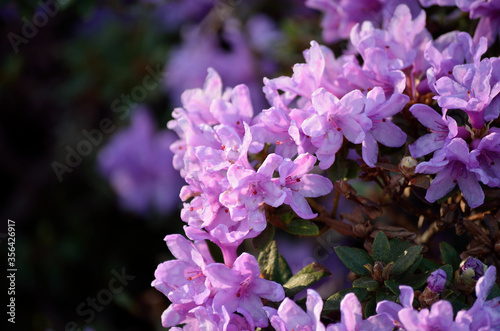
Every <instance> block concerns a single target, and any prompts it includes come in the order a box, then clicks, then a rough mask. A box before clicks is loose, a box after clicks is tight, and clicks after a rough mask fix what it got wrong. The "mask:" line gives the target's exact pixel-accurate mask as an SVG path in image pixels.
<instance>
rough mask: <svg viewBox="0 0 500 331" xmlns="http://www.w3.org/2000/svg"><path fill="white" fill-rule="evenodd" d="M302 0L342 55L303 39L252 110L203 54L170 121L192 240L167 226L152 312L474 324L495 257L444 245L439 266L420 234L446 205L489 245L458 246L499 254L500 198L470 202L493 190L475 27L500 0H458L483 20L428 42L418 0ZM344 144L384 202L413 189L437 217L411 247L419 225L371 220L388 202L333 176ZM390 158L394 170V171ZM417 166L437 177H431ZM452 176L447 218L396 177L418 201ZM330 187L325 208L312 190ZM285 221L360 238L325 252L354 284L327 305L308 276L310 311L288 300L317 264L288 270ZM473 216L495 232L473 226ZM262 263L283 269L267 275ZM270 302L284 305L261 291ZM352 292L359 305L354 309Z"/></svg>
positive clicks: (276, 320) (486, 61) (228, 321)
mask: <svg viewBox="0 0 500 331" xmlns="http://www.w3.org/2000/svg"><path fill="white" fill-rule="evenodd" d="M307 3H308V5H309V6H311V7H313V8H320V9H322V10H325V12H326V15H325V18H324V21H323V26H324V31H323V32H324V37H325V40H326V41H336V40H339V39H343V38H347V37H349V43H350V44H349V45H350V46H349V52H348V53H346V54H344V55H341V56H335V55H334V52H333V51H332V50H331V49H330V48H328V47H326V46H322V45H320V44H318V43H317V42H316V41H311V42H310V48H309V49H307V50H305V51H304V53H303V54H304V58H305V62H304V63H298V64H295V65H294V66H293V73H292V75H291V76H281V77H278V78H273V79H269V78H265V79H264V87H263V92H264V94H265V97H266V99H267V101H268V103H269V105H270V107H269V108H265V109H254V105H255V104H254V105H253V104H252V101H251V100H252V97H251V93H250V88H249V86H247V85H245V84H240V85H236V86H234V87H226V88H225V89H224V88H223V85H222V79H221V77H220V76H219V74H218V72H217V71H216V70H214V69H212V68H209V69H208V75H207V77H206V79H205V83H204V85H203V88H195V89H189V90H186V91H184V92H183V93H182V95H181V102H182V107H179V108H175V109H174V111H173V114H172V117H173V119H172V120H171V121H169V122H168V128H170V129H172V130H174V131H175V132H176V133H177V135H178V137H179V140H177V141H176V142H174V143H173V144H172V145H171V147H170V149H171V151H172V152H173V153H174V158H173V164H174V168H175V169H176V170H178V171H179V172H180V175H181V177H182V178H183V179H184V180H185V182H186V185H185V186H184V187H183V188H182V189H181V192H180V198H181V200H182V201H183V207H182V211H181V219H182V221H184V222H185V223H186V225H185V227H184V230H185V234H186V236H187V237H188V238H189V239H190V240H192V241H189V240H187V239H186V238H185V237H183V236H181V235H170V236H167V237H166V241H167V245H168V247H169V249H170V251H171V252H172V254H173V255H174V257H175V258H176V260H172V261H167V262H165V263H163V264H161V265H160V266H158V269H157V271H156V273H155V277H156V279H155V280H154V281H153V286H155V287H156V288H157V289H158V290H160V291H161V292H163V293H164V294H165V295H166V296H167V297H168V299H169V300H170V301H171V305H170V306H169V308H168V309H167V310H166V311H165V313H164V314H163V316H162V322H163V325H164V326H165V327H174V326H176V325H179V324H184V325H185V326H184V329H189V330H191V329H195V330H198V329H203V330H205V329H207V330H215V329H222V330H227V329H254V328H255V327H267V326H268V325H269V323H270V324H271V326H272V327H274V328H275V329H277V330H294V329H304V330H359V329H363V330H392V329H394V328H399V329H403V330H431V329H439V330H479V329H480V328H483V327H484V328H489V327H491V326H493V325H495V323H497V320H498V317H497V316H500V315H498V314H499V312H500V311H499V309H498V307H497V306H498V303H499V302H498V298H497V299H493V300H486V298H487V296H488V295H489V293H490V292H491V291H492V288H493V286H494V284H495V280H496V269H495V267H493V266H492V267H489V268H488V269H487V270H486V269H485V268H484V265H483V264H482V262H480V261H479V260H476V259H473V258H469V259H467V260H466V261H465V262H463V263H462V265H460V266H459V257H458V254H457V253H456V252H455V251H453V250H452V249H448V247H447V246H443V247H441V252H442V254H443V260H444V262H445V265H444V266H442V267H440V265H439V264H437V263H436V262H434V261H431V260H430V259H427V258H423V256H422V255H421V254H422V252H423V251H425V250H423V249H422V248H423V247H422V246H420V244H422V243H423V242H424V241H425V240H428V239H427V237H426V236H429V235H428V233H431V234H430V235H432V231H437V230H436V229H440V227H441V228H444V227H445V226H447V225H449V224H450V223H452V221H451V220H450V218H453V220H454V221H455V223H456V228H457V234H461V233H463V227H465V228H466V229H467V230H470V231H472V232H474V233H476V234H477V235H476V238H477V239H475V241H474V243H477V242H479V243H481V244H482V245H483V246H484V247H486V248H484V249H483V250H482V251H480V250H479V249H476V250H474V249H472V248H470V249H469V250H468V252H467V254H463V255H460V257H461V258H466V257H468V256H469V255H474V253H476V254H478V255H480V254H483V255H486V254H490V255H491V254H500V252H498V245H499V244H498V243H499V242H500V240H498V238H497V237H498V232H499V231H498V224H497V222H498V219H500V218H499V217H500V213H496V214H495V212H494V210H493V209H494V208H497V207H498V206H497V207H491V206H490V205H493V206H496V205H495V204H490V205H488V206H490V208H492V211H491V213H490V214H488V215H486V213H483V214H481V215H479V216H478V214H471V209H475V208H476V207H479V206H481V205H483V204H485V199H486V195H485V193H484V191H483V190H485V188H486V187H490V188H498V187H500V160H499V158H500V128H498V122H499V121H498V119H499V116H500V96H499V94H500V64H499V63H500V60H499V58H498V57H485V54H486V52H487V50H488V47H489V46H490V45H491V44H492V41H491V38H494V34H490V35H488V36H486V37H477V36H478V33H479V34H484V31H483V30H485V29H487V28H486V27H485V26H486V25H487V24H488V26H489V27H493V26H495V27H496V25H495V24H497V23H496V21H497V20H496V18H495V17H494V16H492V15H490V14H486V12H487V11H488V10H489V9H491V8H494V9H495V10H497V9H496V7H495V6H496V4H497V3H498V1H491V4H490V2H488V5H486V4H482V2H481V3H480V1H469V2H467V4H466V3H465V1H458V0H457V6H458V7H459V8H460V9H461V10H463V11H468V12H470V15H471V16H470V17H471V18H481V20H480V22H479V27H478V29H477V30H476V35H475V37H474V38H473V37H471V36H470V35H469V34H468V33H466V32H458V31H452V32H448V33H446V34H443V35H441V36H438V37H437V38H434V37H433V35H432V34H431V33H430V32H429V31H428V30H427V28H426V19H427V17H426V11H425V10H423V9H422V8H421V7H420V4H419V3H418V2H417V1H416V0H415V1H408V4H399V2H397V1H366V2H365V1H363V2H362V3H363V4H364V5H365V6H364V7H363V6H360V4H357V5H352V4H351V3H350V2H347V1H333V0H330V1H327V0H325V1H319V0H317V1H316V0H310V1H308V2H307ZM493 3H495V4H493ZM421 4H422V6H430V5H433V4H438V5H452V4H454V2H453V1H438V2H435V1H421ZM241 58H244V56H241ZM255 110H257V111H255ZM395 151H396V152H395ZM405 154H406V155H405ZM407 154H411V157H409V155H407ZM431 154H432V155H431ZM403 156H406V157H404V158H403ZM347 157H348V158H349V159H350V161H353V163H354V165H355V167H356V168H357V169H359V170H360V171H363V172H362V173H361V174H360V175H359V177H360V178H361V179H362V180H363V181H369V180H373V181H374V182H375V183H376V184H378V185H379V186H380V187H381V188H382V191H383V194H387V197H388V198H390V199H393V200H394V201H393V203H394V204H399V203H402V204H403V203H405V202H406V204H404V207H406V209H407V210H408V211H409V212H411V213H413V214H414V215H415V216H422V217H423V218H425V217H428V218H430V219H436V220H437V221H436V222H435V223H434V224H433V225H432V226H431V227H430V229H429V230H428V231H427V232H426V233H425V234H424V235H421V236H420V237H419V239H418V240H415V241H414V243H415V244H416V245H413V246H412V245H411V244H410V242H411V241H412V240H414V239H415V237H416V235H415V234H413V233H409V231H408V230H407V229H403V230H401V229H400V228H396V227H391V226H387V225H380V224H375V225H373V226H372V224H371V223H370V221H373V220H375V218H377V217H378V216H380V215H382V214H383V209H382V207H381V205H377V204H376V203H375V202H373V201H372V200H370V199H368V198H366V197H364V196H362V195H359V194H358V193H357V191H356V190H355V189H354V188H353V187H352V186H350V185H349V184H347V183H346V181H345V180H344V179H345V178H347V175H345V173H344V175H341V176H340V177H337V174H335V171H336V170H335V169H336V168H342V165H339V163H340V162H344V163H342V164H343V165H345V158H347ZM343 159H344V160H343ZM402 159H403V160H404V161H401V160H402ZM390 172H393V173H395V172H399V173H400V174H399V175H396V176H392V177H391V175H390ZM428 174H435V176H434V178H433V179H432V181H431V182H430V180H429V177H427V176H426V175H428ZM354 177H358V174H356V175H355V176H354ZM337 179H339V180H338V181H337ZM332 181H334V182H335V185H334V184H333V183H332ZM429 182H430V184H429ZM457 185H458V188H459V192H458V191H456V194H455V193H452V194H451V195H450V196H449V197H450V199H449V200H450V201H451V202H449V203H448V204H447V205H446V208H445V207H444V205H443V207H442V208H441V214H442V218H440V216H436V215H433V212H432V211H421V210H418V208H413V207H411V206H409V207H408V204H411V202H409V201H411V200H410V199H406V200H405V196H404V195H403V193H404V191H405V189H406V188H409V189H413V188H415V187H418V188H424V189H427V191H426V193H425V200H427V204H428V205H432V204H433V203H434V202H436V201H438V200H439V199H442V198H445V197H447V196H448V195H449V194H450V193H451V192H452V191H453V189H454V188H455V187H456V186H457ZM334 187H335V198H334V200H335V201H334V203H333V204H332V205H330V206H332V212H331V213H330V212H329V211H327V208H326V207H325V206H323V205H322V204H321V202H319V200H317V199H316V198H319V197H322V196H325V195H327V194H329V193H330V192H332V190H333V189H334ZM395 192H396V193H395ZM418 193H419V191H417V193H416V194H418ZM340 195H342V196H343V197H345V198H346V199H348V200H352V201H354V202H355V203H356V204H357V209H354V211H353V212H352V213H340V217H341V218H342V220H337V219H335V218H336V217H337V209H338V204H339V196H340ZM408 196H409V194H406V198H408ZM462 197H463V199H464V201H462ZM421 199H422V200H424V198H423V194H422V197H421ZM489 202H492V201H491V200H490V201H489ZM330 206H329V207H330ZM499 208H500V207H499ZM466 212H467V213H468V216H471V217H470V218H469V219H466V220H464V218H463V217H462V216H461V215H462V214H461V213H466ZM365 214H366V217H367V218H369V219H370V221H366V218H365ZM449 215H451V216H449ZM457 215H458V216H457ZM461 217H462V218H461ZM296 219H302V220H313V221H315V222H318V223H323V224H325V227H323V229H328V227H331V228H334V229H336V230H338V231H339V232H340V233H342V234H346V235H352V236H354V237H358V238H362V239H365V243H364V248H365V249H366V251H368V252H366V251H364V250H360V249H357V248H345V247H338V249H336V252H337V255H338V256H339V258H340V259H341V260H342V262H343V263H344V264H345V265H346V266H348V267H349V268H350V269H351V271H353V273H354V274H355V275H356V277H358V278H357V279H356V280H355V281H354V283H353V284H354V287H353V292H355V293H347V292H342V300H340V296H335V295H334V296H332V297H330V298H329V299H328V300H327V304H328V307H327V308H325V307H324V303H323V301H322V299H321V297H320V295H319V294H318V293H317V292H315V291H314V290H311V289H308V290H307V299H306V302H305V306H306V311H305V312H304V311H303V310H302V309H301V308H300V306H299V305H298V303H296V302H295V301H293V298H294V296H295V295H296V294H297V293H299V292H300V291H301V290H303V289H304V288H306V287H307V286H306V285H311V284H312V283H313V281H312V280H311V279H314V280H316V281H317V280H318V279H319V278H321V277H322V276H320V275H322V273H321V268H319V267H317V266H315V265H314V264H313V265H312V266H311V267H310V268H309V269H307V268H305V269H307V270H308V271H307V273H309V274H310V277H309V278H307V279H308V280H300V281H299V280H298V279H299V278H300V277H301V276H302V275H300V273H301V272H302V270H301V271H299V273H298V274H297V275H298V276H297V275H295V276H297V277H295V276H292V275H291V272H290V270H289V267H288V266H287V265H286V262H285V261H284V259H283V258H282V257H281V256H280V255H279V254H278V252H277V250H273V248H272V247H275V246H273V244H272V239H273V236H274V228H275V227H277V228H282V229H287V227H288V226H289V224H290V223H291V222H292V223H293V222H294V220H296ZM478 219H482V220H484V222H485V224H486V225H485V227H484V228H487V229H488V231H490V236H488V235H486V234H485V233H484V232H482V231H483V229H482V228H481V226H480V225H478V224H476V223H474V222H475V221H477V220H478ZM348 223H349V225H348ZM420 223H421V221H419V225H418V228H419V230H420V229H421V227H422V225H421V224H420ZM302 224H303V223H302ZM350 224H352V225H350ZM306 228H307V226H305V227H304V229H306ZM307 229H309V228H307ZM265 230H268V231H267V232H264V231H265ZM460 231H461V232H460ZM385 232H387V236H386V234H385ZM459 232H460V233H459ZM295 234H302V233H300V231H299V232H295ZM318 234H319V231H317V233H315V235H318ZM258 236H259V238H257V239H258V240H257V241H263V242H265V245H262V247H260V248H262V249H260V250H261V253H260V255H259V261H257V259H256V258H255V257H254V256H253V255H250V254H248V253H241V254H239V255H238V248H240V246H241V244H242V243H243V241H245V240H246V239H251V238H256V237H258ZM399 238H403V239H405V240H406V242H404V243H401V242H400V241H399ZM422 238H423V239H422ZM389 239H391V240H390V241H389ZM207 241H209V242H211V243H213V244H215V245H216V246H217V247H218V248H220V251H221V253H222V257H223V258H222V259H223V262H215V261H214V259H213V258H212V256H211V254H210V253H209V251H208V248H207V244H206V242H207ZM492 243H493V244H492ZM273 261H274V262H273ZM272 263H275V266H276V267H271V269H272V270H271V271H270V270H269V265H271V266H273V264H272ZM275 269H279V271H276V270H275ZM303 270H304V269H303ZM454 270H456V272H455V277H454V278H453V276H452V275H453V271H454ZM304 272H306V271H304ZM294 277H295V278H294ZM315 277H317V279H316V278H315ZM452 278H453V280H452ZM309 281H310V282H309ZM298 282H302V283H300V286H299V285H297V283H298ZM426 282H427V286H425V283H426ZM303 284H306V285H303ZM450 284H452V285H450ZM410 285H411V286H410ZM474 286H475V292H476V300H475V303H473V305H472V307H471V308H470V309H465V308H464V307H465V306H466V305H467V304H471V303H472V302H474V297H473V294H472V292H473V288H474ZM297 289H299V290H297ZM295 290H297V291H295ZM339 293H340V292H339ZM457 293H460V294H457ZM492 293H495V294H498V293H497V291H496V290H495V292H492ZM285 294H286V298H285ZM357 295H359V296H360V297H361V298H358V296H357ZM416 295H418V296H417V300H418V302H416V303H415V305H414V296H416ZM451 295H455V297H459V296H460V295H462V297H461V298H462V301H465V302H467V303H463V302H462V301H461V302H462V303H463V304H464V305H465V306H460V307H459V308H464V309H462V310H460V311H459V312H458V314H457V315H456V317H454V311H453V309H454V307H453V306H452V303H451V302H450V301H447V300H444V299H445V298H449V297H450V296H451ZM455 299H456V298H454V299H453V300H454V301H453V302H454V304H458V303H457V302H458V301H456V300H455ZM279 301H282V302H281V304H280V305H279V306H278V304H273V303H271V302H279ZM360 301H361V302H367V303H366V304H364V305H363V307H364V308H362V304H361V303H360ZM397 301H399V303H397ZM327 304H326V303H325V306H326V305H327ZM338 308H340V311H341V317H340V321H338V319H337V321H338V323H332V324H330V325H328V326H325V324H324V320H325V319H323V317H322V316H323V315H322V311H323V313H325V311H326V312H327V313H328V312H329V311H331V310H335V309H338ZM370 309H371V310H372V312H370ZM457 310H458V309H457V307H455V312H456V311H457ZM370 315H372V316H370ZM363 317H365V319H364V318H363ZM322 320H323V321H322Z"/></svg>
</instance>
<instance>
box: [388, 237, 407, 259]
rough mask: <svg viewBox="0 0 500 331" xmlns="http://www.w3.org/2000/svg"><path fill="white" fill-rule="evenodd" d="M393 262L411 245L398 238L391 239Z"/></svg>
mask: <svg viewBox="0 0 500 331" xmlns="http://www.w3.org/2000/svg"><path fill="white" fill-rule="evenodd" d="M390 244H391V261H395V260H396V258H397V257H398V256H399V255H401V254H402V253H403V252H404V251H405V250H407V249H408V248H409V247H410V243H409V242H407V241H402V240H399V239H398V238H394V239H391V241H390Z"/></svg>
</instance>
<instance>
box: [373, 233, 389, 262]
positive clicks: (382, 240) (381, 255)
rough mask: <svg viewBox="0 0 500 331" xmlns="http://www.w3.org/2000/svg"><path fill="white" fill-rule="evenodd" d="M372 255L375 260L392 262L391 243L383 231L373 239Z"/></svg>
mask: <svg viewBox="0 0 500 331" xmlns="http://www.w3.org/2000/svg"><path fill="white" fill-rule="evenodd" d="M372 257H373V260H375V261H381V262H384V263H389V262H390V260H389V259H390V257H391V245H390V244H389V240H388V239H387V236H386V235H385V233H384V232H382V231H379V232H378V233H377V236H376V237H375V239H374V240H373V246H372Z"/></svg>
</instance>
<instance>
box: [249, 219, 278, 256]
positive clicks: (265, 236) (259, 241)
mask: <svg viewBox="0 0 500 331" xmlns="http://www.w3.org/2000/svg"><path fill="white" fill-rule="evenodd" d="M275 232H276V228H275V227H274V225H272V224H271V223H267V226H266V228H265V229H264V231H262V232H261V233H260V234H259V235H258V236H257V237H255V238H253V239H252V243H253V247H255V248H256V249H258V250H259V251H263V250H265V249H266V247H267V245H269V243H270V242H271V240H273V239H274V234H275Z"/></svg>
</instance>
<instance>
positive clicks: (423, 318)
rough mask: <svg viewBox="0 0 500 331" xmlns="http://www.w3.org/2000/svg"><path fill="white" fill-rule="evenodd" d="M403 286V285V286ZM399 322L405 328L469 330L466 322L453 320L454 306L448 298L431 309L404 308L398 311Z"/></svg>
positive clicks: (425, 330) (423, 330)
mask: <svg viewBox="0 0 500 331" xmlns="http://www.w3.org/2000/svg"><path fill="white" fill-rule="evenodd" d="M401 287H402V286H401ZM398 316H399V323H400V325H401V328H402V329H404V330H408V331H411V330H415V331H417V330H422V331H432V330H440V331H468V330H469V328H468V327H467V326H466V325H465V324H464V323H459V322H455V321H454V320H453V307H452V306H451V303H450V302H449V301H446V300H440V301H438V302H436V303H434V304H433V305H432V306H431V310H430V311H429V309H427V308H424V309H421V310H420V311H418V310H416V309H413V308H403V309H401V310H400V311H399V313H398Z"/></svg>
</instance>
